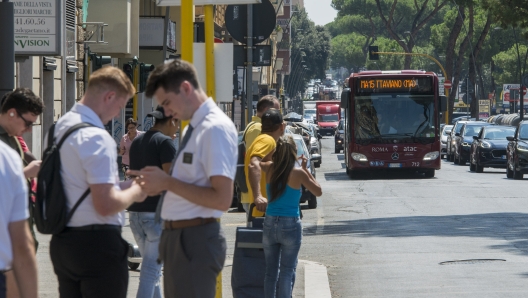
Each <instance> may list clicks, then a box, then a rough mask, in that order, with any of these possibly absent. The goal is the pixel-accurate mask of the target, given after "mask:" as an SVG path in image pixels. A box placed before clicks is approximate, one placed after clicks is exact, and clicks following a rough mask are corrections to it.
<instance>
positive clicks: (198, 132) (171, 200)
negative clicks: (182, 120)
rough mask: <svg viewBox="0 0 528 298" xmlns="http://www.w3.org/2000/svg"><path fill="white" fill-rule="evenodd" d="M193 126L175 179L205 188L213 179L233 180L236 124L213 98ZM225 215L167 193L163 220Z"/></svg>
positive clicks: (175, 168) (163, 207)
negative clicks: (214, 177) (226, 178)
mask: <svg viewBox="0 0 528 298" xmlns="http://www.w3.org/2000/svg"><path fill="white" fill-rule="evenodd" d="M189 124H190V125H192V127H193V128H194V129H193V132H192V134H191V137H190V139H189V141H188V142H187V144H186V145H185V148H184V149H183V152H181V153H180V154H179V155H178V159H177V160H176V164H175V166H174V170H173V171H172V176H173V177H175V178H176V179H178V180H181V181H183V182H186V183H190V184H193V185H197V186H203V187H210V186H211V180H210V179H211V177H212V176H225V177H228V178H229V179H231V180H233V179H234V178H235V172H236V161H237V154H238V150H237V141H238V133H237V130H236V127H235V125H234V124H233V121H231V119H229V117H228V116H227V115H226V114H224V112H222V110H221V109H220V108H219V107H218V106H217V105H216V104H215V102H214V101H213V100H212V99H211V98H209V99H207V101H206V102H204V103H203V104H202V105H201V106H200V107H199V108H198V110H196V112H194V114H193V116H192V118H191V121H190V123H189ZM184 136H185V134H184ZM211 199H214V198H211ZM222 213H223V211H221V210H215V209H211V208H206V207H203V206H200V205H197V204H194V203H191V202H190V201H188V200H186V199H185V198H183V197H181V196H178V195H176V194H174V193H172V192H167V194H166V195H165V198H164V201H163V206H162V211H161V217H162V218H163V219H164V220H183V219H192V218H196V217H203V218H207V217H215V218H219V217H220V216H222Z"/></svg>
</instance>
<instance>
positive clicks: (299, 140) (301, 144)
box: [293, 138, 309, 158]
mask: <svg viewBox="0 0 528 298" xmlns="http://www.w3.org/2000/svg"><path fill="white" fill-rule="evenodd" d="M293 140H294V141H295V145H296V146H297V157H300V156H301V155H304V156H305V157H307V158H308V157H309V155H308V152H306V151H304V148H305V147H304V141H303V139H302V138H293Z"/></svg>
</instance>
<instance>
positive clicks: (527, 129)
mask: <svg viewBox="0 0 528 298" xmlns="http://www.w3.org/2000/svg"><path fill="white" fill-rule="evenodd" d="M519 139H522V140H527V139H528V124H524V125H521V127H520V128H519Z"/></svg>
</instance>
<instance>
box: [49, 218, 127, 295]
mask: <svg viewBox="0 0 528 298" xmlns="http://www.w3.org/2000/svg"><path fill="white" fill-rule="evenodd" d="M127 251H128V243H127V242H126V241H125V240H123V238H122V237H121V231H120V230H118V229H117V227H116V229H107V230H95V231H71V230H67V231H65V232H63V233H60V234H57V235H53V237H52V238H51V242H50V256H51V261H52V263H53V268H54V270H55V274H56V275H57V279H58V281H59V294H60V297H61V298H77V297H79V298H92V297H93V298H126V294H127V287H128V268H127Z"/></svg>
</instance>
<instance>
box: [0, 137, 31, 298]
mask: <svg viewBox="0 0 528 298" xmlns="http://www.w3.org/2000/svg"><path fill="white" fill-rule="evenodd" d="M0 189H1V190H2V191H1V193H0V205H1V206H2V208H0V297H5V295H6V292H5V290H6V280H5V275H4V272H5V271H6V270H10V269H13V271H14V274H15V277H16V280H17V284H18V288H19V292H20V297H23V298H26V297H30V298H37V297H38V290H37V288H38V287H37V285H38V280H37V263H36V259H35V246H34V243H33V238H32V236H31V232H30V231H29V225H28V222H27V219H28V217H29V211H28V199H27V198H28V189H27V184H26V181H25V179H24V173H23V171H22V160H21V159H20V155H18V154H17V153H16V152H15V151H14V150H13V149H11V148H9V146H7V145H6V144H5V143H3V142H0Z"/></svg>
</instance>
